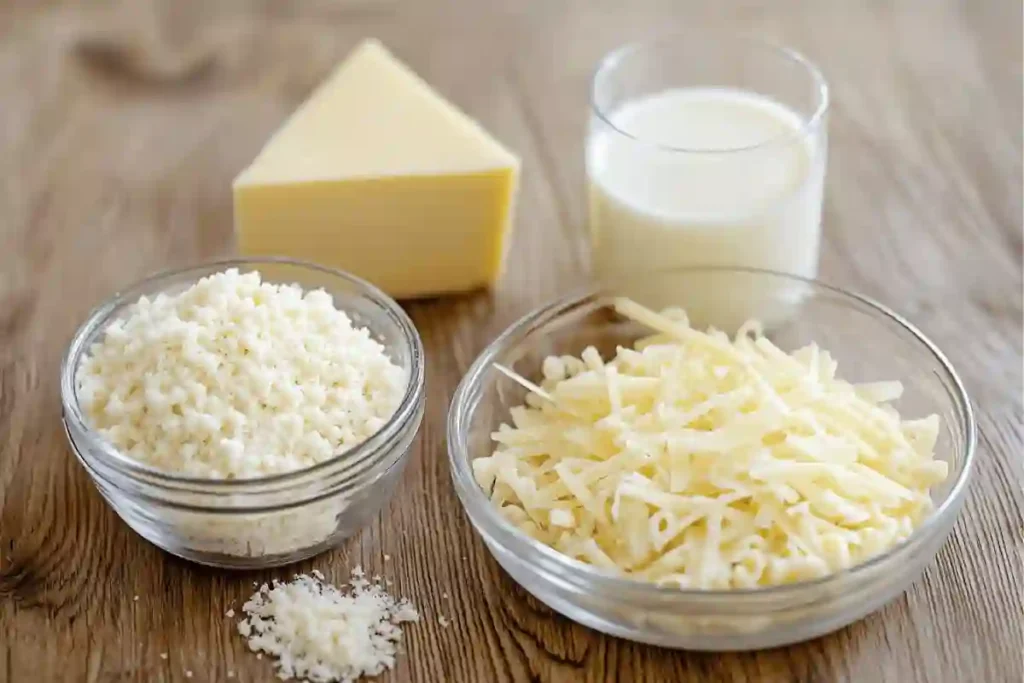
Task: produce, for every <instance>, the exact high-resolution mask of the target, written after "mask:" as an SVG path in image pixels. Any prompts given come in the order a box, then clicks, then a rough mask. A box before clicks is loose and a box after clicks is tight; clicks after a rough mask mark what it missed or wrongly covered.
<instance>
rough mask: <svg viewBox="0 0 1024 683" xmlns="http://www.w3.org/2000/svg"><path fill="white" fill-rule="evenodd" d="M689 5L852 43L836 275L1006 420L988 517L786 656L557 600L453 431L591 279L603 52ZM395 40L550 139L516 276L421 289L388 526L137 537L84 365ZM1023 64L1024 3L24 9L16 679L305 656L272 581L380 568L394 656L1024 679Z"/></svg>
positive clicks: (768, 675)
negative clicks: (588, 614) (453, 463)
mask: <svg viewBox="0 0 1024 683" xmlns="http://www.w3.org/2000/svg"><path fill="white" fill-rule="evenodd" d="M673 28H678V29H686V30H692V31H710V30H722V29H726V30H746V31H752V32H756V33H759V34H763V35H765V36H768V37H771V38H775V39H778V40H780V41H783V42H785V43H789V44H791V45H793V46H795V47H797V48H798V49H800V50H802V51H803V52H805V53H806V54H807V55H809V56H810V57H811V58H812V59H814V60H815V61H817V62H818V63H819V64H820V65H821V67H822V68H823V69H824V71H825V72H826V74H827V76H828V78H829V79H830V81H831V85H832V93H833V105H832V114H831V122H830V138H831V142H830V170H829V175H828V188H827V199H826V211H825V219H824V220H825V242H824V247H823V253H822V268H821V271H822V277H823V278H824V279H827V280H829V281H831V282H834V283H838V284H841V285H844V286H849V287H853V288H856V289H858V290H861V291H863V292H865V293H867V294H869V295H872V296H875V297H877V298H879V299H881V300H882V301H884V302H886V303H888V304H890V305H891V306H893V307H894V308H896V309H897V310H898V311H900V312H902V313H904V314H905V315H907V316H908V317H909V318H910V319H911V320H913V321H914V322H915V323H916V324H917V325H919V326H920V327H921V328H922V329H923V330H924V331H925V332H926V333H927V334H929V335H930V336H931V337H932V338H933V339H934V340H935V341H936V342H937V343H938V344H939V346H940V347H942V348H943V349H944V350H945V351H946V352H947V354H948V355H949V357H950V358H951V359H952V361H953V363H954V364H955V366H956V367H957V368H958V370H959V371H960V373H961V374H962V376H963V377H964V379H965V382H966V384H967V388H968V390H969V392H970V394H971V395H972V397H973V399H974V401H975V404H976V407H977V414H978V419H979V421H980V427H981V439H980V443H979V449H980V453H979V455H980V457H979V459H978V466H977V472H976V474H977V476H976V478H975V480H974V482H973V486H972V489H971V492H970V495H969V498H968V500H967V504H966V507H965V509H964V513H963V516H962V518H961V520H960V521H959V523H958V524H957V526H956V529H955V531H954V533H953V535H952V538H951V540H950V542H949V543H948V545H947V546H946V547H945V548H944V549H943V550H942V552H941V553H940V554H939V557H938V560H937V561H936V562H934V563H933V564H932V565H931V566H930V567H929V568H928V570H927V571H926V572H925V574H924V576H923V577H922V578H921V579H920V580H919V581H918V582H917V583H916V584H914V586H913V587H912V589H911V590H910V591H909V592H908V593H907V594H906V595H904V596H902V597H900V598H899V599H897V600H896V601H894V602H893V603H892V604H890V605H889V606H888V607H886V608H885V609H883V610H882V611H881V612H880V613H878V614H875V615H873V616H871V617H869V618H867V619H865V620H863V621H862V622H860V623H858V624H855V625H853V626H851V627H849V628H846V629H843V630H842V631H840V632H838V633H836V634H833V635H830V636H827V637H824V638H820V639H818V640H815V641H813V642H809V643H806V644H803V645H799V646H794V647H788V648H782V649H777V650H773V651H766V652H760V653H750V654H728V655H711V654H694V653H685V652H675V651H670V650H663V649H657V648H652V647H647V646H643V645H637V644H633V643H629V642H626V641H623V640H619V639H615V638H611V637H605V636H603V635H600V634H598V633H596V632H594V631H590V630H588V629H586V628H583V627H580V626H577V625H574V624H573V623H571V622H569V621H568V620H566V619H564V618H562V617H560V616H558V615H555V614H553V613H551V612H550V611H549V610H547V609H545V608H544V607H543V606H541V605H539V604H537V603H536V602H535V601H533V600H531V599H528V598H527V597H525V595H524V593H523V592H522V591H521V590H519V589H518V588H517V587H516V586H515V585H514V584H513V583H512V582H511V580H510V579H508V578H507V577H506V576H505V575H504V574H503V573H502V572H501V571H500V570H499V569H498V567H497V565H496V564H495V562H494V561H493V560H492V559H491V558H490V556H489V555H488V554H487V552H486V551H485V549H484V547H483V545H482V544H481V543H480V541H479V540H478V539H477V538H476V537H475V535H474V533H473V532H472V530H471V528H470V525H469V524H468V522H467V520H466V518H465V516H464V515H463V513H462V511H461V509H460V506H459V503H458V501H457V499H456V497H455V494H454V492H453V490H452V487H451V485H450V483H449V473H448V465H447V461H446V456H445V435H444V423H445V415H446V411H447V408H448V402H449V399H450V397H451V395H452V392H453V391H454V388H455V385H456V383H457V382H458V380H459V378H460V376H461V375H462V373H463V372H464V371H465V370H466V369H467V367H468V365H469V363H470V362H471V361H472V359H473V357H474V356H475V354H477V353H478V352H479V351H480V350H481V349H482V348H483V347H484V345H485V344H486V343H487V342H488V341H489V340H491V339H492V338H493V337H494V336H495V335H496V334H497V333H498V332H499V331H500V330H502V329H503V328H504V327H505V326H506V325H508V324H509V323H510V322H511V321H512V320H513V319H515V318H516V317H518V316H519V315H521V314H523V313H524V312H526V311H527V310H529V309H531V308H532V307H534V306H536V305H538V304H540V303H542V302H544V301H546V300H548V299H550V298H552V297H554V296H557V295H560V294H562V293H564V292H566V291H567V289H569V288H571V287H575V286H578V285H580V284H583V283H585V282H586V278H587V271H588V254H587V250H586V240H585V239H584V231H583V227H582V226H583V222H584V202H583V192H582V188H583V176H582V139H583V125H584V112H585V104H586V93H585V86H586V83H587V80H588V77H589V74H590V71H591V69H592V67H593V66H594V64H595V61H596V59H597V58H598V56H599V55H600V54H602V53H603V52H604V51H605V50H607V49H609V48H610V47H612V46H614V45H616V44H618V43H622V42H624V41H626V40H629V39H632V38H636V37H640V36H644V35H649V34H650V33H652V32H654V31H658V30H667V29H673ZM369 35H375V36H378V37H380V38H381V39H382V40H383V41H384V42H385V43H386V44H387V45H389V46H390V47H391V48H392V49H393V50H394V51H395V52H396V53H397V54H398V55H399V56H400V57H401V58H403V59H404V60H406V61H407V62H409V63H410V64H411V65H412V66H413V67H414V68H415V69H416V70H418V71H419V72H420V73H421V74H422V75H423V76H424V77H425V78H427V79H428V80H429V81H430V82H431V83H433V84H434V85H435V86H436V87H437V88H438V89H439V90H440V91H441V92H442V93H444V94H445V95H447V96H448V97H450V98H451V99H452V100H453V101H454V102H456V103H457V104H458V105H460V106H461V107H463V108H464V109H466V110H467V111H468V112H470V113H471V114H472V115H473V116H475V117H476V118H478V119H479V120H480V121H481V122H482V123H483V124H484V125H485V126H486V127H487V128H489V129H490V130H491V131H493V132H494V134H495V135H496V136H498V137H499V138H500V139H502V140H503V141H505V142H506V143H507V144H508V145H509V146H510V147H512V148H513V149H515V150H517V151H518V152H519V154H520V155H521V156H522V158H523V163H524V174H523V187H522V192H521V196H520V203H519V211H518V217H517V230H516V234H515V238H514V245H513V248H512V251H511V254H510V259H511V263H510V269H509V274H508V276H507V277H506V279H505V280H504V281H503V282H502V284H501V286H500V288H499V289H498V290H497V291H496V292H494V293H493V294H487V293H480V294H476V295H471V296H463V297H454V298H446V299H442V300H435V301H427V302H418V303H414V304H411V305H409V306H408V310H409V312H410V313H411V315H412V317H413V319H414V320H415V322H416V324H417V326H418V327H419V329H420V331H421V332H422V335H423V338H424V343H425V345H426V348H427V356H428V385H429V395H428V401H427V413H426V418H425V420H424V423H423V428H422V432H421V434H420V438H419V440H418V442H417V444H416V446H415V452H414V456H413V459H412V462H411V464H410V466H409V468H408V469H407V470H406V472H405V475H404V479H403V480H402V482H401V484H400V487H399V491H398V493H397V494H396V496H395V498H394V500H393V501H392V502H391V504H390V506H389V507H388V508H387V509H386V511H385V512H384V513H382V514H381V515H380V516H379V518H378V519H376V521H374V522H373V523H372V525H371V526H370V527H369V528H367V529H365V530H364V531H363V532H362V533H361V534H359V535H358V536H357V537H355V538H352V539H351V540H350V541H349V542H347V543H346V544H345V545H344V546H343V547H342V548H339V549H338V550H336V551H333V552H330V553H328V554H326V555H324V556H322V557H319V558H316V559H315V560H312V561H308V562H304V563H302V564H300V565H297V566H294V567H289V568H285V569H281V570H278V571H271V572H255V573H244V574H243V573H230V572H226V571H215V570H210V569H205V568H201V567H198V566H193V565H191V564H189V563H187V562H184V561H181V560H178V559H176V558H174V557H171V556H169V555H167V554H164V553H163V552H161V551H159V550H157V549H156V548H154V547H152V546H151V545H149V544H148V543H146V542H144V541H143V540H141V539H140V538H139V537H138V536H136V535H135V534H134V533H132V532H131V531H129V529H128V528H127V527H126V526H125V525H124V524H122V523H121V522H120V520H119V519H118V518H117V517H116V516H115V515H114V513H113V512H111V510H110V509H109V508H108V507H107V506H106V505H105V504H104V503H103V501H102V500H101V498H100V496H99V495H98V493H97V492H96V490H95V489H94V488H93V487H92V485H91V484H90V482H89V479H88V477H87V476H86V474H85V472H84V471H83V470H82V469H81V468H80V467H79V466H78V465H77V463H76V462H75V460H74V458H73V457H72V455H71V454H70V452H69V451H68V448H67V447H66V445H65V440H64V436H63V433H62V431H61V428H60V426H59V408H58V388H57V373H58V364H59V359H60V357H61V354H62V353H63V351H64V349H65V346H66V344H67V342H68V339H69V337H70V335H71V334H72V332H73V331H74V329H75V327H76V326H77V325H78V324H79V323H80V322H81V321H82V319H83V316H84V315H85V313H86V312H87V310H88V309H89V308H90V307H92V306H93V305H95V304H96V303H98V302H99V301H101V300H102V299H103V298H105V297H107V296H108V295H109V294H111V293H112V292H113V291H114V290H115V289H116V288H118V287H120V286H122V285H125V284H127V283H129V282H131V281H133V280H135V279H137V278H139V277H141V276H143V275H145V274H147V273H150V272H152V271H155V270H159V269H164V268H168V267H172V266H180V265H183V264H188V263H194V262H196V261H201V260H206V259H212V258H214V257H218V256H223V255H226V254H229V253H230V252H231V249H232V242H231V194H230V182H231V180H232V178H233V176H234V175H235V173H236V172H237V171H238V170H239V169H241V168H242V167H243V166H244V165H245V164H246V163H248V162H249V161H250V160H251V158H252V157H253V156H254V155H255V153H256V152H257V150H258V149H259V147H260V145H261V144H262V143H263V141H264V140H265V139H266V137H267V136H268V134H269V133H271V131H273V130H274V129H275V127H276V126H277V125H278V124H279V123H280V122H281V121H282V119H283V118H284V117H285V116H286V115H287V113H288V112H290V111H291V110H292V109H293V108H294V107H295V105H296V104H297V103H298V102H300V101H301V100H302V99H303V97H304V96H305V95H306V94H307V93H308V92H309V91H310V89H311V88H312V87H313V86H314V85H315V84H316V83H317V82H318V81H319V79H320V78H321V77H322V76H324V75H325V74H326V73H327V71H328V70H329V69H330V68H331V67H332V66H333V65H334V64H335V63H336V62H337V61H338V60H339V59H341V58H342V57H343V56H344V55H345V54H346V52H347V51H348V50H349V48H351V47H352V46H353V45H354V44H355V42H357V41H358V40H359V39H360V38H362V37H364V36H369ZM1021 83H1022V74H1021V10H1020V5H1019V3H1016V2H1012V1H1011V0H1006V1H999V0H977V1H975V2H970V3H967V2H940V1H935V2H928V1H927V0H919V1H912V0H908V1H907V2H902V3H887V2H880V1H872V2H867V1H864V2H847V1H845V0H830V1H821V2H811V1H808V2H802V3H798V2H791V1H785V2H773V3H764V5H763V6H762V5H760V4H759V3H755V2H725V3H701V2H682V1H679V0H663V1H662V2H612V1H610V0H590V1H589V2H587V1H584V0H579V1H578V2H560V1H556V0H548V1H547V2H532V3H531V2H511V1H508V2H506V1H503V0H490V2H473V1H472V0H463V1H461V2H453V1H448V2H444V1H442V0H432V1H430V2H425V1H416V0H407V1H401V0H345V1H331V0H305V1H303V2H287V3H286V2H277V1H274V0H263V1H262V2H250V3H244V2H219V3H207V2H203V1H202V0H195V1H190V2H184V1H183V0H166V2H160V3H156V2H151V1H149V0H146V1H142V0H128V1H126V2H125V3H124V4H123V6H121V7H118V6H116V5H107V4H102V3H71V2H68V3H67V5H66V6H62V5H61V4H60V3H53V2H35V1H32V0H24V1H21V2H19V1H18V0H13V1H12V0H7V1H6V2H2V3H0V175H2V178H3V180H2V181H0V681H5V682H6V681H10V682H21V681H185V680H191V681H214V680H225V678H226V676H227V672H228V671H229V670H230V671H233V672H235V679H234V680H240V681H266V680H272V674H271V665H270V662H269V660H268V659H264V660H262V661H259V660H257V659H256V658H255V656H253V655H252V654H250V653H248V651H247V650H246V649H245V648H244V647H243V643H242V640H241V639H240V638H239V637H238V636H237V635H236V634H235V631H234V630H233V624H232V622H231V621H230V620H228V619H226V618H225V617H224V612H225V610H226V609H227V608H228V606H229V605H234V606H236V607H237V606H238V605H239V604H240V602H241V601H242V600H244V599H245V598H246V597H247V596H248V595H249V593H250V592H251V590H252V581H253V580H260V581H262V580H266V579H269V578H271V577H287V576H289V575H291V574H292V573H293V572H295V571H296V570H303V571H308V570H310V569H312V568H320V569H322V570H323V571H324V572H325V573H327V574H328V575H329V576H333V577H336V578H341V577H345V576H347V571H346V570H347V569H348V568H351V567H352V566H354V565H355V564H361V565H363V566H364V567H366V568H367V569H368V570H369V571H372V572H381V573H383V574H385V575H387V576H389V577H391V578H392V579H394V582H395V583H394V586H393V589H394V591H395V592H396V593H398V594H401V595H405V596H409V597H411V598H412V599H413V600H414V601H415V603H416V604H417V605H418V606H419V607H420V608H421V610H422V612H423V614H424V615H425V619H424V621H423V622H422V623H420V624H419V625H413V626H411V627H409V628H408V629H407V640H406V642H405V647H406V654H405V655H404V656H402V657H401V659H400V661H399V663H398V666H397V668H396V670H395V671H394V672H393V673H391V674H389V675H387V676H385V677H384V680H385V681H458V682H461V681H571V680H587V681H654V682H659V681H717V680H721V681H782V682H787V683H788V682H790V681H807V682H811V681H814V682H819V681H820V682H831V681H864V682H865V683H880V682H882V681H893V682H894V683H912V682H916V681H933V682H949V683H961V682H962V683H968V682H977V683H1004V682H1006V683H1011V682H1016V681H1020V680H1021V679H1022V677H1024V669H1022V630H1021V623H1022V605H1021V592H1022V588H1024V581H1022V578H1021V577H1022V572H1021V567H1020V564H1021V548H1022V521H1021V520H1022V507H1024V505H1022V498H1024V496H1022V490H1021V455H1022V450H1024V441H1022V426H1021V409H1022V394H1021V389H1022V384H1021V381H1022V378H1021V369H1022V357H1021V329H1022V321H1021V292H1022V281H1021V277H1022V275H1021V254H1022V243H1021V208H1022V205H1021V201H1022V198H1021V189H1022V175H1021V122H1022V114H1021ZM385 554H388V555H390V556H391V558H392V559H391V561H390V562H385V561H384V555H385ZM446 594H447V595H448V596H449V597H448V598H447V599H446V598H445V597H444V596H445V595H446ZM134 596H138V600H134V599H133V598H134ZM441 615H444V616H447V617H449V618H450V619H451V621H452V624H451V625H450V626H449V627H448V628H443V627H442V626H441V625H440V624H439V622H438V617H439V616H441ZM160 653H168V657H167V659H161V657H160ZM188 671H191V672H192V674H193V675H192V677H191V679H188V678H186V676H187V673H186V672H188Z"/></svg>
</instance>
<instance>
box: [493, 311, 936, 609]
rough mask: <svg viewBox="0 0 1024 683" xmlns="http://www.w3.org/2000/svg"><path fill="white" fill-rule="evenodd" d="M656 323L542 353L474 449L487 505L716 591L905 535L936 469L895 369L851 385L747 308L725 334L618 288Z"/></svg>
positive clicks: (857, 554) (761, 582)
mask: <svg viewBox="0 0 1024 683" xmlns="http://www.w3.org/2000/svg"><path fill="white" fill-rule="evenodd" d="M615 308H616V310H617V311H618V312H619V313H620V314H621V315H623V316H625V317H627V318H629V319H631V320H633V321H635V322H638V323H641V324H643V325H645V326H647V327H649V328H650V329H652V330H654V331H655V334H653V335H652V336H649V337H646V338H643V339H641V340H639V341H638V342H636V344H634V348H632V349H628V348H619V349H618V351H617V353H616V355H615V357H614V358H612V359H610V360H607V361H606V360H605V359H602V358H601V356H600V354H599V353H598V352H597V350H596V349H594V348H588V349H586V350H584V351H583V353H582V354H581V355H580V357H579V358H573V357H566V356H562V357H555V356H552V357H549V358H547V359H545V360H544V362H543V364H542V367H541V370H542V378H541V381H540V382H539V383H534V382H532V381H530V380H528V379H526V378H523V377H520V376H519V375H517V374H515V373H514V372H513V371H511V370H509V369H507V368H500V370H501V372H503V373H505V374H506V375H508V376H509V377H511V378H512V379H513V380H514V381H516V382H517V383H518V384H520V385H521V386H523V387H525V388H526V389H527V390H528V391H530V392H531V393H530V394H528V395H527V397H526V401H525V405H523V406H519V407H516V408H513V409H512V410H511V424H503V425H501V426H500V427H499V429H498V430H497V431H496V432H495V433H494V434H493V435H492V438H493V439H494V441H495V442H496V444H497V445H496V449H495V451H494V452H493V454H492V455H490V456H488V457H483V458H479V459H477V460H475V461H474V462H473V470H474V475H475V477H476V480H477V483H478V484H479V485H480V486H481V487H482V488H483V489H484V490H485V491H486V492H487V493H488V494H489V496H490V498H491V500H492V502H493V503H494V504H495V505H496V506H497V507H499V508H500V512H501V514H502V516H503V517H504V518H505V519H507V520H508V521H509V522H510V523H511V524H513V525H515V526H516V527H518V528H519V529H520V530H521V531H523V532H524V533H526V534H528V535H530V536H531V537H533V538H535V539H537V540H539V541H541V542H543V543H545V544H547V545H550V546H552V547H553V548H555V549H556V550H559V551H561V552H562V553H564V554H566V555H569V556H571V557H573V558H575V559H577V560H580V561H582V562H586V563H589V564H593V565H596V566H598V567H601V568H603V569H606V570H608V571H610V572H612V573H615V574H617V575H627V576H632V577H634V578H638V579H643V580H648V581H651V582H655V583H659V584H664V585H674V586H679V587H682V588H698V589H729V588H750V587H757V586H767V585H775V584H780V583H789V582H793V581H800V580H806V579H811V578H816V577H819V576H823V575H826V574H829V573H834V572H837V571H840V570H842V569H845V568H847V567H850V566H852V565H855V564H858V563H860V562H863V561H864V560H866V559H868V558H869V557H871V556H872V555H875V554H878V553H880V552H884V551H885V550H887V549H889V548H891V547H892V546H894V545H896V544H897V543H899V542H900V541H901V540H903V539H905V538H906V537H907V536H908V535H910V533H912V531H913V530H914V529H915V528H916V527H917V526H918V525H919V524H920V523H921V522H922V521H923V520H924V518H925V517H926V516H927V514H928V512H929V511H930V510H931V509H932V501H931V498H930V495H929V490H930V488H931V487H932V486H934V485H936V484H938V483H939V482H941V481H943V480H944V479H945V478H946V476H947V464H946V463H945V462H943V461H941V460H936V459H935V458H934V455H933V451H934V448H935V443H936V440H937V438H938V435H939V429H940V424H939V419H938V417H937V416H936V415H931V416H928V417H925V418H923V419H919V420H902V419H901V418H900V416H899V414H898V413H897V412H896V410H895V409H894V408H893V406H892V405H890V402H892V401H894V400H896V399H898V398H899V397H900V396H901V394H902V392H903V386H902V384H901V383H900V382H897V381H880V382H873V383H868V384H860V385H853V384H850V383H849V382H846V381H843V380H842V379H839V378H838V377H837V375H836V371H837V363H836V361H835V359H833V357H832V356H831V354H829V353H828V352H827V351H825V350H822V349H820V348H819V347H818V346H817V345H816V344H810V345H808V346H805V347H803V348H801V349H798V350H796V351H793V352H792V353H786V352H785V351H783V350H781V349H779V348H778V347H776V346H775V345H774V344H773V343H772V342H771V341H770V340H769V339H768V338H767V337H765V336H764V331H763V329H762V327H761V325H760V324H759V323H757V322H755V321H751V322H748V323H746V324H745V325H743V326H742V327H741V328H740V330H739V332H738V333H737V334H736V336H735V338H733V339H730V338H729V337H728V336H727V335H725V334H724V333H722V332H720V331H717V330H710V331H708V332H706V333H705V332H701V331H699V330H696V329H693V328H692V327H690V325H689V322H688V320H687V317H686V315H685V313H684V312H683V311H680V310H678V309H673V310H666V311H663V312H661V313H658V312H655V311H652V310H649V309H647V308H644V307H643V306H641V305H639V304H637V303H636V302H633V301H630V300H627V299H620V300H617V301H616V302H615Z"/></svg>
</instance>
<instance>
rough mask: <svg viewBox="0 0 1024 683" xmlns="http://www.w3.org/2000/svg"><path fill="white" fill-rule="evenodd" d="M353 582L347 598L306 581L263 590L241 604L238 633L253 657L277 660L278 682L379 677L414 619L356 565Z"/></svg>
mask: <svg viewBox="0 0 1024 683" xmlns="http://www.w3.org/2000/svg"><path fill="white" fill-rule="evenodd" d="M321 576H322V575H321ZM350 583H351V587H350V590H348V591H347V592H342V591H341V590H339V589H337V588H335V587H334V586H332V585H330V584H327V583H324V582H323V580H322V578H320V577H317V576H307V575H300V576H296V577H295V579H294V580H293V581H291V582H290V583H282V582H279V581H275V582H274V583H273V585H271V586H268V585H266V584H264V585H262V586H261V587H260V588H259V590H257V591H256V593H255V594H254V595H253V596H252V597H251V598H250V599H249V600H248V601H247V602H246V603H245V605H244V606H243V608H242V609H243V611H244V612H245V614H246V615H248V616H247V617H246V618H244V619H242V621H241V622H239V624H238V632H239V633H240V634H241V635H242V636H243V637H244V638H245V639H246V641H247V643H248V646H249V648H250V649H251V650H253V651H254V652H260V651H262V652H266V653H268V654H270V655H273V656H274V657H277V660H278V661H277V663H276V665H275V666H276V668H277V673H278V676H279V677H281V678H283V679H288V678H299V679H304V680H307V681H311V682H312V683H328V682H336V681H341V682H343V683H349V682H351V681H354V680H356V679H357V678H359V677H360V676H364V675H369V676H372V675H376V674H379V673H381V672H383V671H385V670H387V669H390V668H392V667H393V666H394V663H395V656H396V654H397V652H398V645H399V642H400V641H401V637H402V629H401V624H402V623H404V622H410V621H418V620H419V615H418V614H417V612H416V609H415V608H414V607H413V606H412V605H411V604H410V603H409V602H408V601H407V600H395V599H394V598H392V597H391V596H390V595H388V594H387V593H386V592H385V591H384V589H383V588H382V587H381V586H380V585H379V584H377V583H372V582H370V581H368V580H366V578H365V573H364V572H363V570H362V569H361V568H360V567H356V568H355V569H354V570H353V571H352V578H351V580H350ZM258 656H259V655H258Z"/></svg>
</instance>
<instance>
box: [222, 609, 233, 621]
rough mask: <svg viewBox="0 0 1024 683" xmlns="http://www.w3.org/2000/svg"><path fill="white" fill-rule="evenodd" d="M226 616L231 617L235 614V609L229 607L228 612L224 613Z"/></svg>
mask: <svg viewBox="0 0 1024 683" xmlns="http://www.w3.org/2000/svg"><path fill="white" fill-rule="evenodd" d="M224 616H226V617H227V618H228V619H231V618H232V617H234V616H235V610H233V609H229V610H228V611H227V612H225V613H224Z"/></svg>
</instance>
